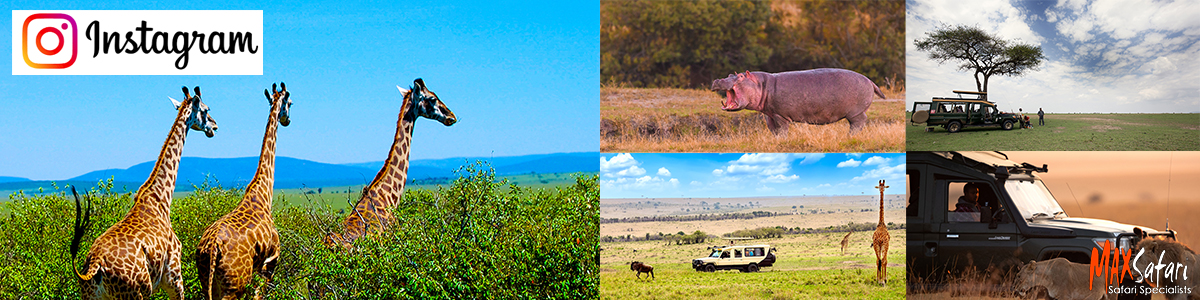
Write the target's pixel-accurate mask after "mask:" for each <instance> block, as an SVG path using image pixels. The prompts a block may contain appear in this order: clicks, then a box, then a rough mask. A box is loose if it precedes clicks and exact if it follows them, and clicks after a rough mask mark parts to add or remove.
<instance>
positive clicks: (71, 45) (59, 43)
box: [21, 14, 79, 69]
mask: <svg viewBox="0 0 1200 300" xmlns="http://www.w3.org/2000/svg"><path fill="white" fill-rule="evenodd" d="M30 25H33V26H30ZM31 29H32V30H33V31H30V30H31ZM21 32H22V36H21V50H22V51H21V52H22V54H24V56H25V64H28V65H29V66H30V67H33V68H35V69H65V68H67V67H70V66H71V64H74V63H75V56H76V54H78V52H79V29H78V27H77V26H75V19H74V18H71V16H69V15H67V14H33V15H32V16H29V17H28V18H25V25H24V27H23V30H22V31H21ZM55 39H57V40H55ZM30 44H33V46H34V47H33V49H30V46H29V45H30ZM47 46H53V48H51V47H47ZM30 50H33V51H30ZM64 50H69V51H71V52H70V53H64Z"/></svg>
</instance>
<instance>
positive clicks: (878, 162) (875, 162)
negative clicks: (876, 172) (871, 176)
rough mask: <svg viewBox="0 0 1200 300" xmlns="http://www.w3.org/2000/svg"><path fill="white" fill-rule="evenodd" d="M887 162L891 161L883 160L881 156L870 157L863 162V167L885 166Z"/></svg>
mask: <svg viewBox="0 0 1200 300" xmlns="http://www.w3.org/2000/svg"><path fill="white" fill-rule="evenodd" d="M889 161H891V160H890V159H887V158H884V157H882V156H872V157H870V158H867V161H864V162H863V165H866V166H874V165H881V164H886V163H888V162H889Z"/></svg>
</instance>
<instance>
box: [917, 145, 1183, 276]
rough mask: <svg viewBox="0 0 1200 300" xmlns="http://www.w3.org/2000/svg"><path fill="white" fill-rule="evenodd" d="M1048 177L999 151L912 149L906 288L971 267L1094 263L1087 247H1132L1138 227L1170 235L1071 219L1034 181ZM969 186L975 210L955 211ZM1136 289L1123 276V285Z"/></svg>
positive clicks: (1011, 269)
mask: <svg viewBox="0 0 1200 300" xmlns="http://www.w3.org/2000/svg"><path fill="white" fill-rule="evenodd" d="M1047 172H1049V166H1047V165H1044V164H1043V165H1042V166H1041V167H1037V166H1034V165H1032V164H1030V163H1016V162H1013V161H1010V160H1008V156H1007V155H1005V154H1004V153H1002V152H909V153H908V158H907V172H906V174H907V176H908V181H907V182H908V185H909V186H908V208H907V213H906V214H907V222H908V228H907V230H908V241H907V253H908V255H907V257H908V273H909V276H910V278H919V279H921V280H909V282H910V284H931V285H935V286H936V285H937V284H941V283H942V282H944V281H945V280H946V279H947V278H945V277H943V276H951V278H952V277H953V276H958V275H956V274H962V272H963V271H964V270H966V269H968V268H974V269H975V270H978V271H984V272H987V270H994V271H999V272H1000V273H1001V274H1005V275H1009V276H1012V275H1016V271H1018V270H1019V267H1020V266H1021V265H1023V264H1024V263H1026V262H1029V261H1031V260H1038V261H1042V260H1049V259H1053V258H1057V257H1062V258H1066V259H1067V260H1070V261H1071V262H1074V263H1084V264H1086V263H1091V253H1092V249H1094V248H1099V249H1103V246H1102V245H1103V243H1105V242H1106V241H1107V242H1110V243H1113V245H1116V246H1117V247H1118V248H1119V249H1122V250H1124V249H1130V247H1132V245H1136V244H1137V242H1138V240H1139V238H1140V237H1139V234H1136V233H1135V230H1134V229H1135V227H1138V228H1140V229H1141V230H1140V231H1142V232H1144V233H1145V234H1147V235H1148V236H1169V237H1172V238H1173V237H1174V234H1175V233H1174V232H1173V231H1170V230H1166V231H1165V232H1158V231H1155V230H1153V229H1150V228H1146V227H1141V226H1134V225H1129V224H1122V223H1117V222H1113V221H1108V220H1099V219H1090V218H1073V217H1070V216H1068V215H1067V214H1066V213H1064V212H1063V209H1062V207H1061V206H1059V203H1058V201H1057V200H1055V198H1054V195H1052V194H1051V193H1050V190H1049V189H1047V188H1046V185H1045V184H1044V183H1043V182H1042V179H1041V178H1040V177H1039V176H1038V173H1047ZM968 184H970V185H971V186H973V187H977V188H978V191H979V192H978V196H975V198H976V199H977V201H976V203H978V206H977V208H976V209H974V210H976V211H975V212H970V211H971V210H972V209H962V208H957V207H956V203H958V202H959V199H960V196H963V197H966V195H964V194H965V193H964V186H966V185H968ZM968 200H969V198H968ZM968 207H972V206H968ZM914 282H917V283H914ZM1133 285H1134V283H1133V281H1132V279H1131V278H1129V277H1128V276H1126V278H1124V279H1123V280H1122V281H1121V286H1133ZM933 288H934V289H936V287H933ZM922 289H926V290H927V289H930V287H928V286H927V287H925V288H922Z"/></svg>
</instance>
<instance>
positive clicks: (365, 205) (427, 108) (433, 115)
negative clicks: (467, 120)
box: [324, 78, 458, 248]
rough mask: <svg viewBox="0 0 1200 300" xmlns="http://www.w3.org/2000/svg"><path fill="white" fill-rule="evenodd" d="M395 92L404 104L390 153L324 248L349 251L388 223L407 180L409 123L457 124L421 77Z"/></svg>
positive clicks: (326, 237) (452, 115)
mask: <svg viewBox="0 0 1200 300" xmlns="http://www.w3.org/2000/svg"><path fill="white" fill-rule="evenodd" d="M396 89H399V90H400V94H401V95H403V97H404V103H403V104H401V106H400V115H399V117H398V118H399V121H397V122H396V123H397V124H396V139H395V141H394V142H392V150H391V152H390V153H388V158H387V160H386V161H384V164H383V168H381V169H379V173H378V174H376V175H375V179H374V180H372V181H371V184H369V185H367V187H365V188H363V192H362V196H361V198H359V199H358V203H356V204H355V205H354V209H353V210H351V211H350V214H349V215H348V216H346V220H345V221H343V222H342V226H343V228H345V231H344V233H341V234H339V233H336V232H334V233H330V234H329V235H327V236H325V239H324V243H325V245H327V246H332V245H336V244H340V245H342V246H343V247H345V248H350V247H351V243H353V242H354V240H355V239H358V238H359V237H362V236H364V235H366V234H368V233H369V232H371V231H377V230H380V229H382V228H386V227H387V226H388V223H389V222H390V221H391V220H392V206H394V205H395V204H396V203H397V202H399V201H400V197H401V196H403V195H404V184H405V181H406V180H407V178H408V153H409V148H410V146H411V145H412V133H413V124H415V123H416V122H417V118H419V117H423V118H428V119H431V120H434V121H438V122H441V123H442V125H445V126H450V125H454V123H455V122H457V121H458V119H456V118H455V117H454V113H453V112H451V111H450V109H449V108H447V107H446V104H445V103H442V100H440V99H438V97H437V95H436V94H434V93H433V92H432V91H430V90H429V89H428V88H426V87H425V81H423V80H421V78H417V79H416V80H414V81H413V85H412V89H411V90H409V89H405V88H402V87H400V86H396Z"/></svg>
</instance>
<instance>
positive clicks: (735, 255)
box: [733, 250, 742, 258]
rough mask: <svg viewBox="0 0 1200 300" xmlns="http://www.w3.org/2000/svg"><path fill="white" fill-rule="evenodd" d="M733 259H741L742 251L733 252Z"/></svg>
mask: <svg viewBox="0 0 1200 300" xmlns="http://www.w3.org/2000/svg"><path fill="white" fill-rule="evenodd" d="M733 257H734V258H741V257H742V250H733Z"/></svg>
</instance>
